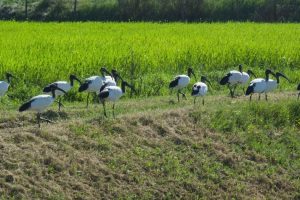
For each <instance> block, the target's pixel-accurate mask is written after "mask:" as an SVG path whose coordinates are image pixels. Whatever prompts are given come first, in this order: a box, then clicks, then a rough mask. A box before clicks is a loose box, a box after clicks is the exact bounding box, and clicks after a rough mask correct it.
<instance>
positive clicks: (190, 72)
mask: <svg viewBox="0 0 300 200" xmlns="http://www.w3.org/2000/svg"><path fill="white" fill-rule="evenodd" d="M192 74H193V75H194V77H195V78H196V75H195V72H194V70H193V69H192V68H191V67H189V68H188V76H189V77H191V75H192Z"/></svg>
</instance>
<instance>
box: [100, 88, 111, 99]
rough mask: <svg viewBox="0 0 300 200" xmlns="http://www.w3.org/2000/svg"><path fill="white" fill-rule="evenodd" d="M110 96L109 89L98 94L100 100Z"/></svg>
mask: <svg viewBox="0 0 300 200" xmlns="http://www.w3.org/2000/svg"><path fill="white" fill-rule="evenodd" d="M108 96H109V91H107V90H104V91H101V92H100V93H99V95H98V97H99V99H100V100H103V99H106V98H107V97H108Z"/></svg>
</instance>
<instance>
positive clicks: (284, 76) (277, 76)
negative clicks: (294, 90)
mask: <svg viewBox="0 0 300 200" xmlns="http://www.w3.org/2000/svg"><path fill="white" fill-rule="evenodd" d="M275 76H276V79H277V83H279V77H283V78H285V79H286V80H287V81H288V82H290V80H289V78H288V77H287V76H286V75H284V74H283V73H281V72H277V73H276V75H275Z"/></svg>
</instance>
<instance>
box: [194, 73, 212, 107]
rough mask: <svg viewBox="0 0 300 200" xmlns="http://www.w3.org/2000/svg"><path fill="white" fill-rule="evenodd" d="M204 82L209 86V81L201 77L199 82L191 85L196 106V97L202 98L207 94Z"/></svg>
mask: <svg viewBox="0 0 300 200" xmlns="http://www.w3.org/2000/svg"><path fill="white" fill-rule="evenodd" d="M206 82H208V83H209V85H210V86H211V83H210V81H209V80H208V79H207V78H206V77H205V76H201V82H197V83H195V84H194V85H193V90H192V96H193V97H195V98H194V104H196V98H197V97H204V96H205V95H206V93H207V92H208V87H207V85H206ZM202 104H203V105H204V98H203V99H202Z"/></svg>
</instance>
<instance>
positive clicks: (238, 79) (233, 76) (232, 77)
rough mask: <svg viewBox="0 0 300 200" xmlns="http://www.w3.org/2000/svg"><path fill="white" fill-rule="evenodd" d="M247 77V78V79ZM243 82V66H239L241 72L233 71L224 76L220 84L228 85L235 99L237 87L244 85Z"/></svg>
mask: <svg viewBox="0 0 300 200" xmlns="http://www.w3.org/2000/svg"><path fill="white" fill-rule="evenodd" d="M246 78H247V76H245V79H246ZM242 81H243V69H242V65H239V71H237V70H232V71H230V72H229V73H228V74H226V76H224V77H223V78H222V79H221V81H220V84H221V85H227V87H228V89H229V91H230V96H231V97H232V98H233V97H234V91H235V89H236V87H237V85H238V84H240V83H242Z"/></svg>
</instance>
